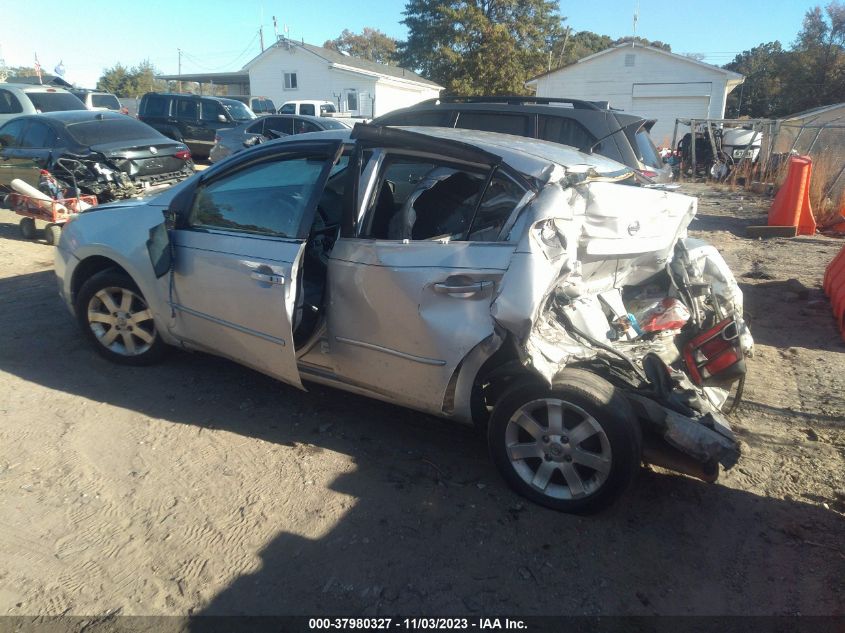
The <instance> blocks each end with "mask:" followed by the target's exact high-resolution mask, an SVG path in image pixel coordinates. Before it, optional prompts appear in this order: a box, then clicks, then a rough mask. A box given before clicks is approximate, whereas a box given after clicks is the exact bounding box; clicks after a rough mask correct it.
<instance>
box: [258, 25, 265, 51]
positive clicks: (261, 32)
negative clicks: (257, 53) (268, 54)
mask: <svg viewBox="0 0 845 633" xmlns="http://www.w3.org/2000/svg"><path fill="white" fill-rule="evenodd" d="M258 41H259V42H261V52H262V53H263V52H264V25H263V24H262V25H261V26H259V27H258Z"/></svg>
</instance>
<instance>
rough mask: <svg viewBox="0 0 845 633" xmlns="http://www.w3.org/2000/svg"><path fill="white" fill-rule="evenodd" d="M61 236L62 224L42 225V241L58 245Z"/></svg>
mask: <svg viewBox="0 0 845 633" xmlns="http://www.w3.org/2000/svg"><path fill="white" fill-rule="evenodd" d="M61 238H62V226H61V225H60V224H48V225H47V226H45V227H44V241H45V242H47V243H48V244H50V245H52V246H58V244H59V240H60V239H61Z"/></svg>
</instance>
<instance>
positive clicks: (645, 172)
mask: <svg viewBox="0 0 845 633" xmlns="http://www.w3.org/2000/svg"><path fill="white" fill-rule="evenodd" d="M639 171H640V173H641V174H642V175H643V176H645V177H646V178H657V172H656V171H649V170H648V169H640V170H639Z"/></svg>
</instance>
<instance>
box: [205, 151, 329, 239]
mask: <svg viewBox="0 0 845 633" xmlns="http://www.w3.org/2000/svg"><path fill="white" fill-rule="evenodd" d="M325 164H326V161H325V159H322V158H320V159H310V158H292V159H288V160H280V161H274V162H271V163H261V164H259V165H253V166H250V167H248V168H246V169H243V170H241V171H238V172H236V173H234V174H232V175H230V176H226V177H223V178H221V179H220V180H216V181H214V182H212V183H210V184H209V185H207V186H205V187H202V188H200V190H199V191H198V192H197V195H196V197H195V198H194V202H193V205H192V207H191V220H190V223H191V226H194V227H197V228H211V229H223V230H226V231H236V232H240V233H252V234H257V235H267V236H272V237H297V234H298V232H299V228H300V224H301V222H302V219H303V216H304V214H305V211H306V209H307V208H308V205H309V203H310V201H311V199H312V197H313V195H314V193H315V189H316V186H317V183H318V181H319V180H320V174H321V173H322V171H323V167H324V166H325Z"/></svg>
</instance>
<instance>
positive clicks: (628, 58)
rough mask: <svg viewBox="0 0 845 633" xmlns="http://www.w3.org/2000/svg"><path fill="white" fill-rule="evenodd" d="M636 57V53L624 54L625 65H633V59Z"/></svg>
mask: <svg viewBox="0 0 845 633" xmlns="http://www.w3.org/2000/svg"><path fill="white" fill-rule="evenodd" d="M636 59H637V56H636V55H631V54H630V53H629V54H627V55H625V65H626V66H633V65H634V61H635V60H636Z"/></svg>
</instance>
